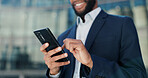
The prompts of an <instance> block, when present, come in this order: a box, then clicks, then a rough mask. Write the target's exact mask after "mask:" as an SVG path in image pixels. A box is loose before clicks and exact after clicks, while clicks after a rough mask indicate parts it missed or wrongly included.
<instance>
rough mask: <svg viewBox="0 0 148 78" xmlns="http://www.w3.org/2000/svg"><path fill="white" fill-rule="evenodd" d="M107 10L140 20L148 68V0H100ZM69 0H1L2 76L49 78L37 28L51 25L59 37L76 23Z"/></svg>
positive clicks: (0, 63)
mask: <svg viewBox="0 0 148 78" xmlns="http://www.w3.org/2000/svg"><path fill="white" fill-rule="evenodd" d="M98 2H99V5H98V6H100V7H101V8H102V9H104V10H105V11H106V12H107V13H110V14H116V15H125V16H130V17H132V18H133V19H134V22H135V24H136V27H137V30H138V35H139V40H140V45H141V50H142V55H143V59H144V63H145V65H146V68H148V62H147V61H148V57H147V56H148V18H147V16H148V13H147V11H148V8H147V7H148V4H147V3H148V0H98ZM69 3H70V2H69V0H0V78H45V72H46V69H47V67H46V65H45V64H44V60H43V54H42V53H41V52H40V51H39V47H40V46H41V44H40V42H39V41H38V40H37V38H36V37H35V35H34V34H33V30H36V29H40V28H45V27H49V28H50V29H51V30H52V32H53V33H54V35H55V36H56V37H58V36H59V35H60V34H61V33H62V32H63V31H65V30H66V29H68V28H69V27H70V26H72V25H73V24H74V23H75V19H76V15H75V13H74V11H73V9H72V8H71V5H70V4H69Z"/></svg>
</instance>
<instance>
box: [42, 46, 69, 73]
mask: <svg viewBox="0 0 148 78" xmlns="http://www.w3.org/2000/svg"><path fill="white" fill-rule="evenodd" d="M48 46H49V44H48V43H45V44H43V45H42V46H41V47H40V51H41V52H43V54H44V60H45V64H46V65H47V66H48V68H49V69H50V74H51V75H55V74H57V73H58V72H59V70H60V66H64V65H68V64H69V63H70V61H67V62H55V61H57V60H59V59H62V58H65V57H67V56H68V54H67V53H64V54H61V55H57V56H53V57H51V56H52V55H54V54H56V53H58V52H60V51H62V48H61V47H57V48H56V49H53V50H50V51H49V52H46V50H45V49H46V48H47V47H48Z"/></svg>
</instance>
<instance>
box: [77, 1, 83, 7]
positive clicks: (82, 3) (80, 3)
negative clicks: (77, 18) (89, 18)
mask: <svg viewBox="0 0 148 78" xmlns="http://www.w3.org/2000/svg"><path fill="white" fill-rule="evenodd" d="M83 3H84V2H82V3H79V4H76V6H80V5H82V4H83Z"/></svg>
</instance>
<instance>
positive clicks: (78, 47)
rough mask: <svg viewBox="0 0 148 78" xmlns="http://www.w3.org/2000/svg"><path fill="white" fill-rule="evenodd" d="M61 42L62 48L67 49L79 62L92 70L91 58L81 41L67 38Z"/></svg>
mask: <svg viewBox="0 0 148 78" xmlns="http://www.w3.org/2000/svg"><path fill="white" fill-rule="evenodd" d="M63 42H64V45H63V46H62V47H63V48H66V49H68V50H69V51H70V52H71V53H72V54H73V55H74V57H75V58H76V59H77V60H78V61H79V62H81V63H82V64H84V65H86V66H88V67H89V68H91V69H92V67H93V61H92V58H91V56H90V54H89V52H88V51H87V49H86V48H85V46H84V44H83V43H82V41H81V40H76V39H69V38H67V39H65V40H64V41H63Z"/></svg>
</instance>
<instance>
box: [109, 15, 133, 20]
mask: <svg viewBox="0 0 148 78" xmlns="http://www.w3.org/2000/svg"><path fill="white" fill-rule="evenodd" d="M108 19H112V20H115V21H116V20H118V21H123V20H132V18H131V17H129V16H122V15H112V14H108Z"/></svg>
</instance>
